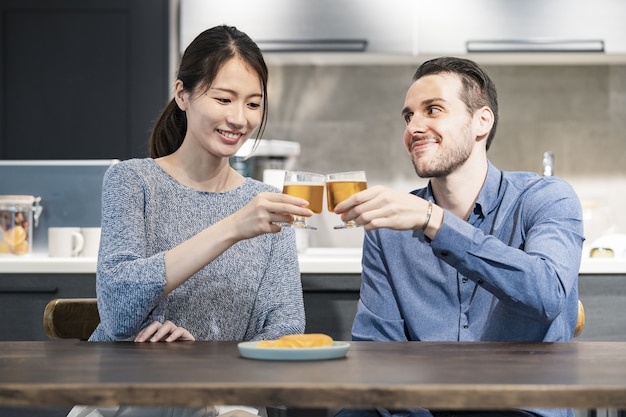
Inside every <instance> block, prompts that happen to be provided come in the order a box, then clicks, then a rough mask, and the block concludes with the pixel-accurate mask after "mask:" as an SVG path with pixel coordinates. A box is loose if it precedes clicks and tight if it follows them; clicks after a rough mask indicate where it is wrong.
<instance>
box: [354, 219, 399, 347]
mask: <svg viewBox="0 0 626 417" xmlns="http://www.w3.org/2000/svg"><path fill="white" fill-rule="evenodd" d="M361 264H362V268H363V270H362V273H361V277H362V278H361V279H362V282H361V298H360V299H359V303H358V309H357V314H356V316H355V318H354V322H353V324H352V339H353V340H361V341H389V340H394V341H406V340H408V338H407V335H406V332H405V330H404V327H405V324H404V320H403V318H402V314H401V312H400V303H399V302H398V301H397V300H396V296H395V294H394V291H393V287H392V285H390V283H389V279H388V272H387V268H386V267H385V261H384V258H383V256H382V250H381V244H380V234H379V233H378V232H377V231H375V230H374V231H371V232H366V233H365V238H364V243H363V259H362V261H361ZM364 299H366V300H367V301H366V302H364ZM366 303H367V304H366ZM383 315H384V317H383Z"/></svg>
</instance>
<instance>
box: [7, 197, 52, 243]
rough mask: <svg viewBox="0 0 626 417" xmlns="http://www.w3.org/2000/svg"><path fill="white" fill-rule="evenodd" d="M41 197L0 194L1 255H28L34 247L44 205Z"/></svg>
mask: <svg viewBox="0 0 626 417" xmlns="http://www.w3.org/2000/svg"><path fill="white" fill-rule="evenodd" d="M40 201H41V197H34V196H32V195H2V196H0V255H27V254H30V253H31V252H32V248H33V224H34V226H35V227H36V226H37V223H38V221H39V215H40V214H41V210H42V207H41V206H40V205H39V202H40Z"/></svg>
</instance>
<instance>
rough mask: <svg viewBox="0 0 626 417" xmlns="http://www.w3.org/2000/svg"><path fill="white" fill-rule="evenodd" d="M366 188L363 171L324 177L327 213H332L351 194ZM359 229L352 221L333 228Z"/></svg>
mask: <svg viewBox="0 0 626 417" xmlns="http://www.w3.org/2000/svg"><path fill="white" fill-rule="evenodd" d="M366 188H367V180H366V179H365V171H352V172H338V173H335V174H328V175H327V176H326V200H327V201H328V211H331V212H332V211H334V210H335V207H336V206H337V204H339V203H341V202H342V201H344V200H346V199H347V198H348V197H350V196H351V195H352V194H356V193H358V192H359V191H363V190H365V189H366ZM351 227H359V225H358V224H356V222H354V221H352V220H351V221H349V222H345V223H342V224H340V225H338V226H335V227H334V228H335V229H348V228H351Z"/></svg>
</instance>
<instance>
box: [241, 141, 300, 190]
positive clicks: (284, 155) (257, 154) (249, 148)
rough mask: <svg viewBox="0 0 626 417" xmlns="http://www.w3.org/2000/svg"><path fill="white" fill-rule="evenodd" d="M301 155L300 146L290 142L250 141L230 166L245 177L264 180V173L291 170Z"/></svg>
mask: <svg viewBox="0 0 626 417" xmlns="http://www.w3.org/2000/svg"><path fill="white" fill-rule="evenodd" d="M298 155H300V144H299V143H298V142H292V141H288V140H277V139H259V140H255V139H248V141H247V142H246V143H244V145H243V146H242V147H241V148H240V149H239V151H238V152H237V153H236V154H235V155H234V156H232V157H231V158H230V165H231V166H232V167H233V168H234V169H235V170H237V172H239V173H240V174H241V175H243V176H244V177H252V178H255V179H257V180H259V181H262V180H263V172H264V171H265V170H268V169H272V170H276V169H278V170H291V169H293V167H294V166H295V163H296V159H297V157H298Z"/></svg>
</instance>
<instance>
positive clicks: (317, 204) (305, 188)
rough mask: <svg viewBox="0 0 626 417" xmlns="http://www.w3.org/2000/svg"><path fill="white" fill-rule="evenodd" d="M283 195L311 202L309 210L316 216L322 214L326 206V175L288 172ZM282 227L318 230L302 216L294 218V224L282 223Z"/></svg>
mask: <svg viewBox="0 0 626 417" xmlns="http://www.w3.org/2000/svg"><path fill="white" fill-rule="evenodd" d="M283 194H289V195H291V196H294V197H299V198H303V199H305V200H306V201H308V202H309V206H308V207H309V209H311V211H312V212H313V213H315V214H320V213H321V212H322V205H323V204H324V203H323V201H324V175H322V174H315V173H313V172H302V171H286V172H285V180H284V182H283ZM281 226H292V227H299V228H302V229H311V230H317V228H316V227H314V226H311V225H309V224H308V223H307V219H306V217H300V216H294V219H293V223H281Z"/></svg>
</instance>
